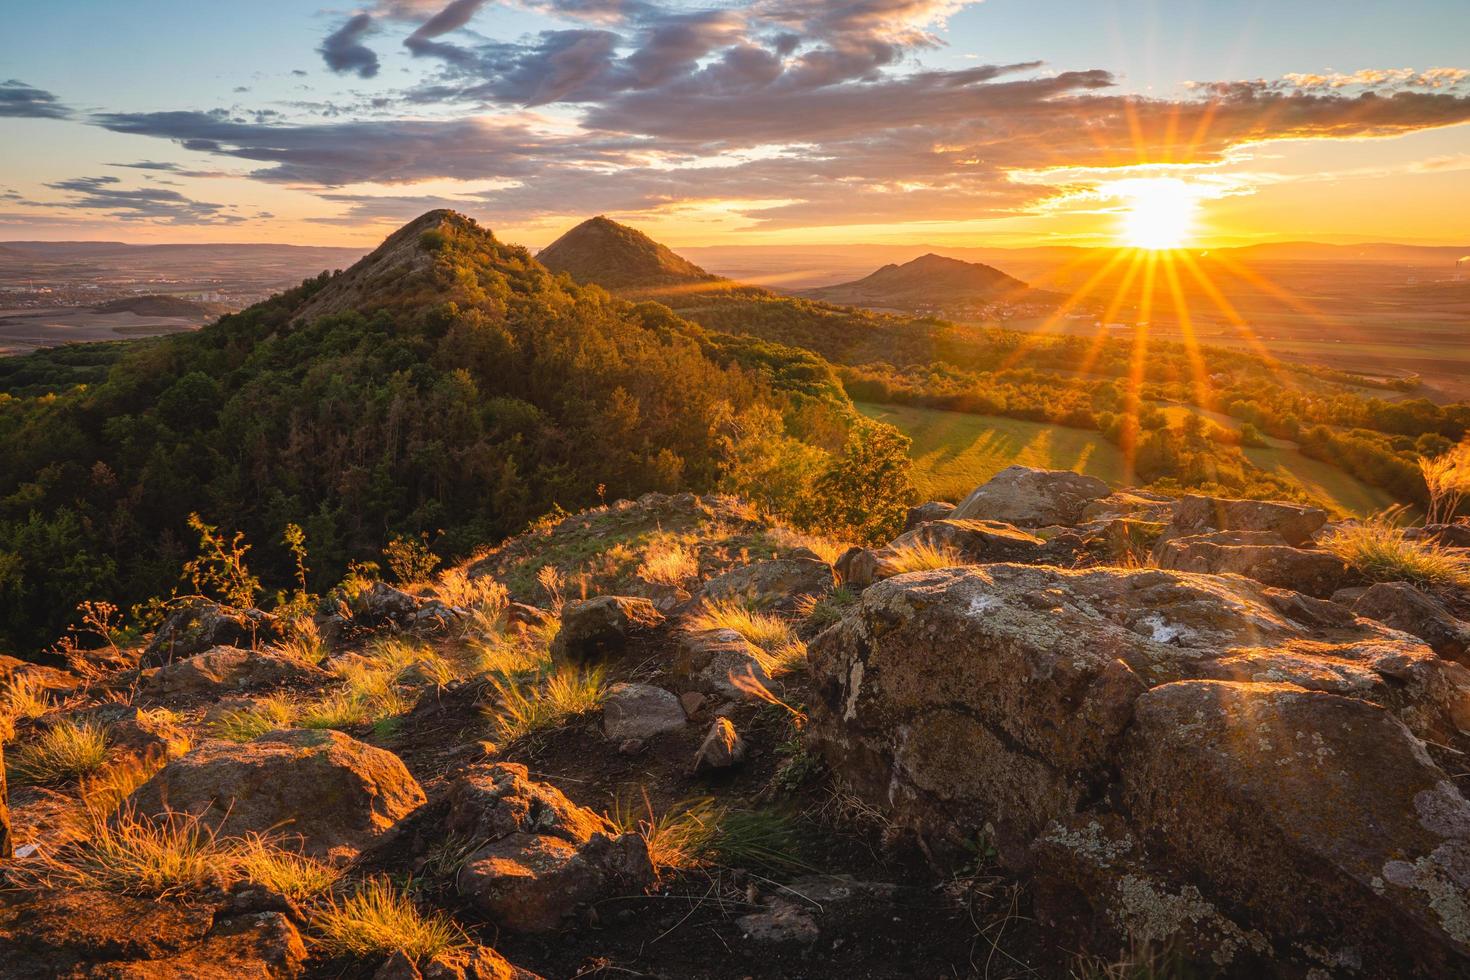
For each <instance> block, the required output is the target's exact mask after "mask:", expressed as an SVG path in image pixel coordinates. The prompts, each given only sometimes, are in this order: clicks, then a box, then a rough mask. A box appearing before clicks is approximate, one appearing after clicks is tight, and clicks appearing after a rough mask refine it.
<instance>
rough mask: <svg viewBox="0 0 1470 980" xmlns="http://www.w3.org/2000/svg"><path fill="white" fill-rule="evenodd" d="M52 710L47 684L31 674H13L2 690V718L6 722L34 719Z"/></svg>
mask: <svg viewBox="0 0 1470 980" xmlns="http://www.w3.org/2000/svg"><path fill="white" fill-rule="evenodd" d="M50 710H51V698H50V696H49V695H48V694H47V693H46V687H45V685H43V684H42V683H41V681H40V679H39V678H37V677H34V676H32V675H30V674H17V675H14V676H12V677H11V679H10V683H9V684H7V685H5V689H4V690H3V691H0V719H3V721H4V722H9V723H14V722H16V721H32V720H34V719H36V718H39V717H41V716H42V715H44V714H45V713H46V712H47V711H50ZM0 727H3V725H0Z"/></svg>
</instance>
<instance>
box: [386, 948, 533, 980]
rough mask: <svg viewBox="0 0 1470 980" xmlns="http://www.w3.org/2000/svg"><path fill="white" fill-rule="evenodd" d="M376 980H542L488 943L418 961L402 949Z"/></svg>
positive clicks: (448, 951) (392, 957) (390, 959)
mask: <svg viewBox="0 0 1470 980" xmlns="http://www.w3.org/2000/svg"><path fill="white" fill-rule="evenodd" d="M373 980H541V977H539V976H537V975H536V974H534V973H532V972H530V971H529V970H522V969H520V968H519V967H517V966H515V965H513V964H511V963H510V962H508V961H507V960H506V958H505V957H504V956H501V955H500V954H499V953H497V952H496V951H495V950H493V949H491V948H490V947H488V946H474V947H471V948H469V949H449V950H445V951H444V952H442V953H436V954H434V955H433V956H431V957H429V958H428V959H427V960H425V961H424V962H421V963H415V962H414V961H413V960H411V959H409V958H408V957H407V956H405V955H404V954H403V953H402V952H401V951H400V952H397V953H394V954H393V955H392V956H390V957H388V961H387V962H386V963H384V964H383V965H382V966H380V967H379V968H378V971H377V972H376V973H374V974H373Z"/></svg>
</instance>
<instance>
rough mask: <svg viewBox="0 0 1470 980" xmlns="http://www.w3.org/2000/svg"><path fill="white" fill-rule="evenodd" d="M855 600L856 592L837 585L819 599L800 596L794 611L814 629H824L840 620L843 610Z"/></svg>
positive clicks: (856, 599) (849, 606)
mask: <svg viewBox="0 0 1470 980" xmlns="http://www.w3.org/2000/svg"><path fill="white" fill-rule="evenodd" d="M857 601H858V596H857V593H856V592H854V591H852V590H851V589H849V588H848V587H847V586H845V585H839V586H838V587H837V588H836V589H834V590H832V593H831V594H830V595H826V596H823V597H822V598H820V599H818V598H817V597H816V596H802V597H801V599H800V600H799V601H798V603H797V607H796V612H797V615H799V616H801V618H802V619H804V620H806V621H807V623H808V624H809V625H811V626H812V627H814V628H815V629H819V630H820V629H826V628H827V627H828V626H831V625H832V624H833V623H835V622H837V621H838V620H840V619H841V618H842V614H843V612H845V611H846V610H847V609H849V608H851V607H852V606H853V605H855V604H856V603H857Z"/></svg>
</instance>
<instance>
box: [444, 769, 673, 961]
mask: <svg viewBox="0 0 1470 980" xmlns="http://www.w3.org/2000/svg"><path fill="white" fill-rule="evenodd" d="M448 801H449V810H448V815H447V817H446V818H445V823H444V827H445V832H446V833H453V834H460V835H463V836H466V837H468V838H469V839H471V840H475V841H485V842H486V843H484V844H483V845H482V846H480V847H479V848H478V849H477V850H476V851H474V852H473V853H472V854H471V855H470V856H469V857H468V858H467V859H466V861H465V863H464V865H463V867H462V868H461V870H460V873H459V878H458V887H459V890H460V892H461V894H463V895H464V896H465V897H466V898H467V899H469V900H470V901H471V902H473V903H474V904H475V905H476V906H477V907H478V908H479V909H480V910H481V911H483V912H484V913H486V914H487V915H489V916H491V917H492V918H493V919H494V921H495V922H496V923H497V924H498V925H500V926H501V927H503V928H506V929H510V930H513V931H516V932H547V931H551V930H554V929H556V928H557V927H558V926H560V924H561V923H562V921H563V920H564V919H565V918H566V917H568V916H570V915H572V914H573V913H574V912H575V911H576V910H577V909H578V908H579V907H580V906H582V905H584V904H585V903H587V902H591V901H595V900H597V899H599V898H602V897H605V896H607V895H610V894H614V893H617V892H618V891H619V890H623V891H626V890H629V889H631V890H636V889H639V888H643V887H646V886H647V885H648V884H649V883H651V882H652V880H653V866H652V865H651V864H650V863H649V860H648V848H647V845H646V844H644V842H643V838H642V837H640V836H638V835H637V834H621V835H619V834H618V833H617V832H616V831H615V830H614V829H613V827H612V825H611V824H609V823H608V822H607V821H606V820H604V819H603V818H602V817H600V816H598V815H597V814H595V813H593V812H592V811H591V810H588V809H586V808H585V807H579V806H576V805H575V804H573V803H572V802H571V801H570V800H568V799H567V798H566V797H565V796H564V795H563V794H562V793H561V791H560V790H558V789H557V788H556V787H554V786H549V785H547V784H544V783H537V782H533V781H532V780H531V779H530V778H529V777H528V775H527V772H526V767H525V766H520V765H511V764H500V765H493V766H487V767H484V768H481V769H478V770H476V771H473V772H471V773H469V774H467V775H465V776H463V777H461V778H460V779H459V780H457V781H456V782H455V783H454V785H452V786H451V787H450V790H449V793H448Z"/></svg>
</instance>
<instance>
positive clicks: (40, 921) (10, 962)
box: [0, 888, 214, 978]
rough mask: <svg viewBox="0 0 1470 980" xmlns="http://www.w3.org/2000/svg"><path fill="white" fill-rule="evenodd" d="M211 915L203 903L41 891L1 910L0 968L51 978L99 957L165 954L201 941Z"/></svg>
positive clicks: (66, 890) (6, 972) (138, 957)
mask: <svg viewBox="0 0 1470 980" xmlns="http://www.w3.org/2000/svg"><path fill="white" fill-rule="evenodd" d="M213 917H214V912H213V910H212V909H211V908H210V907H209V906H208V905H206V904H202V903H201V904H183V903H177V902H171V901H156V900H153V899H146V898H135V897H132V896H127V895H118V894H114V893H112V892H106V891H94V890H88V889H69V888H47V889H41V890H38V891H34V892H32V893H30V894H29V895H27V896H26V901H25V902H23V903H20V904H10V903H7V905H6V906H5V907H3V908H0V973H3V975H4V976H6V977H7V978H30V977H35V978H52V977H58V976H65V975H67V974H68V973H71V972H72V971H75V970H77V968H78V967H82V966H85V965H87V964H92V963H97V962H106V961H118V960H122V961H127V960H156V959H161V958H163V957H165V956H170V955H173V954H176V953H178V952H180V951H181V950H183V949H186V948H188V947H189V946H192V945H195V944H197V943H198V942H199V941H200V940H202V939H203V938H204V936H205V935H206V934H207V933H208V932H209V929H210V926H211V924H212V920H213Z"/></svg>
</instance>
